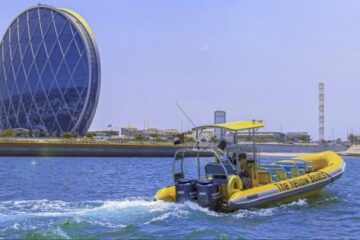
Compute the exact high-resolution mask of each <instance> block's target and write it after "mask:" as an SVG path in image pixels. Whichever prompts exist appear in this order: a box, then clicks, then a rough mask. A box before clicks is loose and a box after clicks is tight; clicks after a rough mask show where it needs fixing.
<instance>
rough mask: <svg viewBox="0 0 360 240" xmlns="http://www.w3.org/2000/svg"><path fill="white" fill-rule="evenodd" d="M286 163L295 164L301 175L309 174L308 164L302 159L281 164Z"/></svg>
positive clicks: (283, 161) (282, 161)
mask: <svg viewBox="0 0 360 240" xmlns="http://www.w3.org/2000/svg"><path fill="white" fill-rule="evenodd" d="M286 162H290V163H294V164H295V165H296V166H297V167H298V170H299V175H303V174H305V173H306V172H307V163H306V161H304V160H301V159H290V160H281V161H279V163H286Z"/></svg>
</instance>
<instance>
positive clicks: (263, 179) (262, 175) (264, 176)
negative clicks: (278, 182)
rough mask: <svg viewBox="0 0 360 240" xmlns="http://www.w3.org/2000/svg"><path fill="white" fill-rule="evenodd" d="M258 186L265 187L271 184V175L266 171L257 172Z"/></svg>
mask: <svg viewBox="0 0 360 240" xmlns="http://www.w3.org/2000/svg"><path fill="white" fill-rule="evenodd" d="M258 174H259V185H265V184H269V183H271V182H272V181H271V174H270V172H269V171H266V170H259V171H258Z"/></svg>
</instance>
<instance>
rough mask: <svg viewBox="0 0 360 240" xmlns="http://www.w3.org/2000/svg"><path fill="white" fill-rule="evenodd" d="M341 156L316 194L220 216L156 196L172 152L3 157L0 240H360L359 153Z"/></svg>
mask: <svg viewBox="0 0 360 240" xmlns="http://www.w3.org/2000/svg"><path fill="white" fill-rule="evenodd" d="M272 160H275V158H262V161H272ZM345 160H346V164H347V168H346V171H345V173H344V175H343V177H342V178H341V179H340V180H338V181H336V182H335V183H334V184H333V185H330V186H328V187H326V188H325V189H324V190H323V191H322V192H321V194H320V195H318V196H315V197H313V198H311V199H300V200H298V201H295V202H292V203H289V204H285V205H275V206H271V207H267V208H261V209H249V210H239V211H236V212H234V213H227V214H225V213H216V212H213V211H209V210H207V209H204V208H201V207H199V206H198V205H197V204H194V203H191V202H186V203H184V204H174V203H165V202H161V201H153V199H152V198H153V196H154V194H155V192H156V190H157V189H158V188H160V187H162V186H166V185H170V184H172V177H171V167H172V159H171V158H59V157H39V158H35V157H2V158H0V239H1V238H6V239H8V238H11V239H14V238H21V239H59V238H60V239H72V238H77V239H94V238H96V239H127V238H141V239H144V238H146V239H161V238H162V239H180V238H186V239H243V238H245V239H247V238H274V239H283V238H291V239H307V238H320V239H328V238H360V181H359V174H360V158H354V157H346V158H345Z"/></svg>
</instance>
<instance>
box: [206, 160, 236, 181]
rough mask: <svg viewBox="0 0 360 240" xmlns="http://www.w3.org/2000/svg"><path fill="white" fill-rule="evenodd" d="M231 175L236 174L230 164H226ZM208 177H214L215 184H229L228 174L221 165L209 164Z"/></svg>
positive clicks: (207, 167) (207, 165)
mask: <svg viewBox="0 0 360 240" xmlns="http://www.w3.org/2000/svg"><path fill="white" fill-rule="evenodd" d="M224 167H225V168H226V170H227V173H228V174H229V175H231V174H234V169H233V167H232V166H231V165H230V164H224ZM205 174H206V176H210V175H211V176H212V178H213V180H214V182H216V183H220V184H224V183H227V177H226V172H225V170H224V168H223V167H222V166H221V164H220V163H208V164H206V165H205Z"/></svg>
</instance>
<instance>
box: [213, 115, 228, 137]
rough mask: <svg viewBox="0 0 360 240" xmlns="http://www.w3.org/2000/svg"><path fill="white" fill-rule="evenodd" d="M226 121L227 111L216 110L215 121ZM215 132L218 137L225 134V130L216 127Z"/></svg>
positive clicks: (216, 122)
mask: <svg viewBox="0 0 360 240" xmlns="http://www.w3.org/2000/svg"><path fill="white" fill-rule="evenodd" d="M225 122H226V112H225V111H215V112H214V123H215V124H218V123H225ZM214 134H215V136H216V137H217V139H220V138H221V136H222V135H223V130H222V129H219V128H216V129H215V130H214Z"/></svg>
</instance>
